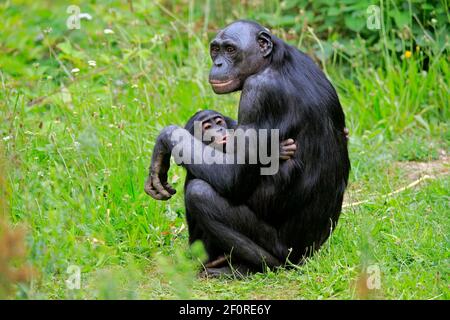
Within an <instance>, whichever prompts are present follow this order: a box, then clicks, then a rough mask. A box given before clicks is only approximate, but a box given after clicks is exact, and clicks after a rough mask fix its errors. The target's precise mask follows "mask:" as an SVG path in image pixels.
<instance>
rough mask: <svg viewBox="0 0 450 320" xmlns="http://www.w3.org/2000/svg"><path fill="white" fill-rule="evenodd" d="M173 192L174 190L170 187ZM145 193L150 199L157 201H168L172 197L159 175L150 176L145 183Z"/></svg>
mask: <svg viewBox="0 0 450 320" xmlns="http://www.w3.org/2000/svg"><path fill="white" fill-rule="evenodd" d="M170 188H171V189H172V191H174V189H173V188H172V187H170ZM144 190H145V193H147V194H148V195H149V196H150V197H152V198H153V199H155V200H168V199H170V198H171V197H172V194H174V193H175V192H174V193H172V194H171V193H169V192H168V191H167V190H166V189H165V188H164V187H163V185H162V183H161V181H160V179H159V177H158V176H157V175H153V174H152V175H150V176H149V177H148V179H147V181H146V182H145V186H144Z"/></svg>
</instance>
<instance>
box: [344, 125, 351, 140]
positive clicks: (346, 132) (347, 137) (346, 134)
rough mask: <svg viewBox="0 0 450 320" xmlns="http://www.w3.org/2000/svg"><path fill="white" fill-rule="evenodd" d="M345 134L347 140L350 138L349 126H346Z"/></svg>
mask: <svg viewBox="0 0 450 320" xmlns="http://www.w3.org/2000/svg"><path fill="white" fill-rule="evenodd" d="M344 136H345V139H346V140H347V141H348V139H350V131H349V130H348V128H344Z"/></svg>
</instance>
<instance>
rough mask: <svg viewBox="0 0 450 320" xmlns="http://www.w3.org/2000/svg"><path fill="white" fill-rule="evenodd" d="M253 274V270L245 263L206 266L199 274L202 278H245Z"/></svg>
mask: <svg viewBox="0 0 450 320" xmlns="http://www.w3.org/2000/svg"><path fill="white" fill-rule="evenodd" d="M250 274H251V270H250V269H249V268H248V267H247V266H245V265H241V264H238V265H233V266H230V265H228V266H225V267H220V268H205V269H204V270H203V271H201V272H200V273H199V274H198V276H199V277H200V278H207V279H209V278H220V277H228V278H238V279H243V278H245V277H247V276H249V275H250Z"/></svg>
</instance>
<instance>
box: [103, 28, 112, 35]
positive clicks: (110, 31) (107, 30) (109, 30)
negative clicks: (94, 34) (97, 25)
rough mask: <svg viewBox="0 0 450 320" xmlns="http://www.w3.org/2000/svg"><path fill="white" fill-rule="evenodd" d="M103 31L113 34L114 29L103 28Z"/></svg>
mask: <svg viewBox="0 0 450 320" xmlns="http://www.w3.org/2000/svg"><path fill="white" fill-rule="evenodd" d="M103 33H104V34H114V31H113V30H111V29H105V30H103Z"/></svg>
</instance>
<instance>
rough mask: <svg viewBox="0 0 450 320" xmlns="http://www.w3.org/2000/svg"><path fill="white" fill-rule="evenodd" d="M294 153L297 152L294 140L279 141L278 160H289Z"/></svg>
mask: <svg viewBox="0 0 450 320" xmlns="http://www.w3.org/2000/svg"><path fill="white" fill-rule="evenodd" d="M295 151H297V145H296V144H295V141H294V139H287V140H284V141H281V143H280V159H282V160H289V159H291V158H292V157H293V156H294V154H295Z"/></svg>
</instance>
